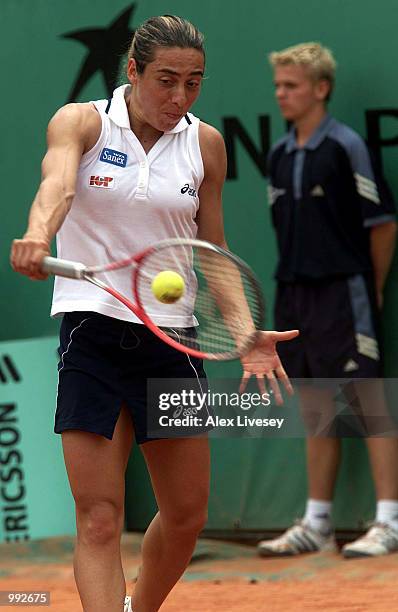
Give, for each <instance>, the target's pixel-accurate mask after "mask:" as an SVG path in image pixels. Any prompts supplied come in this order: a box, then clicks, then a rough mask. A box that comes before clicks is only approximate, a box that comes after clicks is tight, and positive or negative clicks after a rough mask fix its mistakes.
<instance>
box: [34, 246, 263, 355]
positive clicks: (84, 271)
mask: <svg viewBox="0 0 398 612" xmlns="http://www.w3.org/2000/svg"><path fill="white" fill-rule="evenodd" d="M173 246H188V247H193V248H194V247H202V248H205V249H209V250H212V251H214V252H216V253H218V254H219V255H221V256H224V257H227V258H228V259H230V260H231V261H232V262H233V263H234V264H235V265H237V267H238V269H243V270H244V272H245V275H246V276H247V277H248V278H249V279H250V282H251V285H252V287H253V288H254V289H255V292H256V296H257V301H258V305H259V310H260V312H261V313H262V314H263V316H262V324H264V310H265V302H264V297H263V294H262V291H261V289H260V285H259V282H258V280H257V278H256V276H255V274H254V273H253V271H252V270H251V268H250V267H249V266H248V265H247V264H246V263H245V262H244V261H243V260H242V259H240V257H238V256H237V255H235V254H233V253H231V252H230V251H227V250H226V249H223V248H222V247H219V246H217V245H215V244H213V243H211V242H207V241H206V240H196V239H194V238H170V239H166V240H162V241H160V242H158V243H157V244H155V245H153V246H150V247H148V248H147V249H145V250H143V251H141V252H140V253H139V254H137V255H133V256H131V257H128V258H126V259H122V260H120V261H116V262H112V263H109V264H106V265H101V266H85V265H84V264H82V263H79V262H74V261H68V260H62V259H61V260H60V259H58V258H56V257H45V258H44V260H43V263H42V269H43V271H44V272H48V273H51V274H56V275H59V276H64V277H66V278H71V279H75V280H86V281H88V282H90V283H92V284H93V285H96V286H97V287H99V288H101V289H103V290H104V291H106V292H107V293H109V294H110V295H112V296H113V297H114V298H115V299H116V300H118V301H119V302H121V303H122V304H123V305H124V306H126V308H128V309H129V310H131V311H132V312H133V313H134V314H135V315H136V317H138V318H139V319H140V320H141V321H142V323H143V324H144V325H145V326H146V327H147V328H148V329H149V330H150V331H151V332H153V333H154V334H155V335H156V336H158V338H160V339H161V340H163V342H166V344H168V345H169V346H171V347H173V348H175V349H177V350H178V351H181V352H183V353H185V354H187V355H190V356H191V357H197V358H199V359H209V360H211V361H229V360H233V359H237V358H240V357H242V356H244V355H246V354H247V353H248V352H249V351H250V349H251V348H252V347H253V345H254V344H255V342H256V340H257V337H258V335H259V333H260V329H256V330H255V331H253V333H252V334H250V335H249V336H247V339H246V341H245V343H244V344H243V345H241V347H240V349H239V351H238V350H235V351H226V352H224V353H210V352H203V351H200V350H197V349H194V348H192V347H189V346H185V345H184V344H182V343H180V342H177V341H176V340H174V339H173V338H171V337H170V336H169V335H168V334H167V333H166V332H164V331H163V329H162V328H161V327H158V326H157V325H156V324H155V323H154V322H153V321H152V319H151V318H150V317H149V316H148V315H147V313H146V311H145V308H144V305H143V303H142V301H141V297H140V295H139V291H138V280H139V275H140V269H141V266H142V265H143V263H144V262H145V259H146V258H147V257H149V256H150V255H152V254H153V253H155V252H157V251H161V250H163V249H165V248H167V247H173ZM128 266H134V269H133V277H132V285H133V295H134V299H135V302H136V303H135V304H134V303H133V302H132V301H130V300H129V299H128V298H126V297H125V296H124V295H122V294H121V293H119V291H117V290H116V289H114V288H113V287H109V286H108V285H106V284H105V283H104V282H103V281H101V280H100V279H99V278H97V277H96V276H95V274H99V273H102V272H107V271H112V270H118V269H121V268H125V267H128ZM168 329H171V328H168ZM177 329H178V328H177Z"/></svg>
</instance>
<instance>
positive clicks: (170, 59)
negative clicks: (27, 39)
mask: <svg viewBox="0 0 398 612" xmlns="http://www.w3.org/2000/svg"><path fill="white" fill-rule="evenodd" d="M204 65H205V55H204V49H203V36H202V34H201V33H200V32H199V31H198V30H197V29H196V28H195V27H194V26H193V25H192V24H191V23H189V22H187V21H185V20H184V19H181V18H180V17H176V16H170V15H166V16H161V17H154V18H151V19H149V20H148V21H146V22H145V23H144V24H143V25H142V26H141V27H139V28H138V30H137V31H136V32H135V35H134V37H133V40H132V43H131V47H130V50H129V53H128V67H127V79H128V84H127V85H124V86H121V87H119V88H118V89H116V90H115V92H114V94H113V96H112V98H111V99H110V100H109V101H107V100H100V101H96V102H90V103H85V104H69V105H67V106H65V107H63V108H61V109H60V110H59V111H58V112H57V113H56V114H55V116H54V117H53V118H52V119H51V121H50V124H49V127H48V151H47V153H46V155H45V158H44V160H43V165H42V171H43V172H42V174H43V178H42V182H41V185H40V188H39V190H38V193H37V195H36V197H35V200H34V202H33V205H32V208H31V212H30V216H29V223H28V228H27V231H26V233H25V235H24V237H23V238H22V239H21V240H15V241H14V242H13V245H12V252H11V263H12V266H13V268H14V270H16V271H18V272H20V273H22V274H25V275H27V276H29V277H30V278H32V279H44V278H46V274H44V273H43V272H42V269H41V262H42V260H43V258H44V257H45V256H48V255H49V253H50V243H51V240H52V238H53V237H54V236H55V235H56V238H57V252H58V256H59V257H61V258H64V259H69V260H77V261H82V262H84V263H87V264H90V263H96V262H106V261H107V260H109V261H110V260H114V259H118V258H121V257H123V256H124V257H125V256H126V255H127V254H128V255H130V254H134V253H137V252H139V251H141V250H142V249H144V248H145V247H147V246H149V245H152V244H155V243H156V242H158V241H160V240H163V239H167V238H175V237H185V238H195V237H197V238H200V239H204V240H207V241H210V242H212V243H214V244H216V245H219V246H221V247H226V243H225V239H224V232H223V221H222V209H221V191H222V186H223V182H224V178H225V173H226V152H225V147H224V142H223V139H222V137H221V135H220V134H219V133H218V132H217V131H216V130H215V129H214V128H213V127H211V126H209V125H206V124H205V123H203V122H201V121H199V119H197V118H196V117H195V116H194V115H192V114H190V113H189V109H190V107H191V105H192V104H193V103H194V102H195V100H196V99H197V97H198V95H199V92H200V88H201V81H202V78H203V74H204ZM113 282H114V283H115V280H114V281H113ZM118 282H119V283H120V284H121V285H123V282H124V279H123V271H120V272H119V280H117V282H116V288H118V284H117V283H118ZM161 306H162V305H161V304H159V308H160V307H161ZM155 314H156V313H155ZM52 316H63V319H62V325H61V331H60V348H59V353H60V363H59V386H58V397H57V411H56V418H55V431H56V432H57V433H62V442H63V449H64V456H65V463H66V468H67V471H68V476H69V481H70V485H71V489H72V493H73V496H74V499H75V502H76V518H77V545H76V551H75V559H74V568H75V577H76V583H77V588H78V591H79V594H80V598H81V602H82V606H83V608H84V610H85V612H105V611H106V612H118V611H121V610H122V609H123V605H124V606H125V610H126V611H127V610H131V609H133V610H134V612H155V611H156V610H158V609H159V607H160V606H161V604H162V602H163V601H164V599H165V598H166V596H167V594H168V593H169V592H170V590H171V589H172V587H173V586H174V584H175V583H176V582H177V580H178V579H179V577H180V576H181V574H182V573H183V571H184V569H185V568H186V566H187V564H188V562H189V560H190V557H191V555H192V551H193V549H194V545H195V542H196V539H197V536H198V534H199V532H200V531H201V529H202V528H203V526H204V524H205V522H206V510H207V501H208V492H209V447H208V440H207V437H206V432H205V431H203V432H202V433H201V432H198V433H200V435H196V436H192V437H187V438H175V439H172V438H170V439H162V440H159V439H157V440H156V439H151V438H150V437H148V435H147V431H146V410H147V406H146V380H147V378H150V377H153V378H156V377H158V378H159V377H162V378H166V377H171V378H179V379H180V378H186V379H190V380H191V382H190V384H191V385H194V384H195V381H196V384H197V385H199V386H200V384H201V381H203V380H204V379H205V373H204V371H203V365H202V362H201V360H199V359H195V358H194V357H189V356H188V355H186V354H183V353H182V352H179V351H177V350H175V349H174V348H172V347H170V346H168V345H167V344H165V343H163V342H162V341H161V340H159V339H158V338H157V337H156V336H155V335H153V334H152V333H151V331H149V330H148V329H147V328H146V326H145V325H142V324H140V322H139V321H138V319H137V318H136V317H134V315H133V313H131V312H130V311H129V310H127V309H124V308H123V306H122V305H120V304H119V303H118V302H116V301H115V300H113V299H112V297H111V296H107V295H106V294H105V293H104V292H102V291H101V290H100V289H99V288H98V287H95V286H94V285H92V284H90V283H82V282H79V281H74V280H70V279H64V278H60V277H57V278H56V281H55V288H54V297H53V304H52ZM180 326H181V325H180ZM169 327H172V328H174V329H175V333H176V337H178V327H179V321H178V317H176V320H173V316H172V311H171V316H170V321H169ZM185 331H186V330H185ZM192 333H193V335H194V332H192ZM296 334H297V332H295V331H291V332H283V333H277V332H261V334H260V335H259V337H258V340H257V342H256V344H255V346H254V348H252V350H251V351H250V352H249V353H248V354H247V355H245V357H243V358H242V363H243V368H244V377H243V380H244V381H247V379H248V378H249V377H250V376H251V375H255V376H257V378H258V380H259V382H260V384H263V376H266V377H267V378H268V379H269V381H271V383H272V384H273V386H274V389H275V390H276V393H279V390H278V388H277V383H276V377H279V378H280V379H282V381H283V383H284V384H285V386H286V387H287V388H288V390H289V381H288V379H287V376H286V374H285V372H284V370H283V367H282V365H281V363H280V361H279V358H278V355H277V353H276V351H275V344H276V342H277V341H280V340H289V339H290V338H293V337H294V336H295V335H296ZM192 381H193V382H192ZM243 384H245V382H244V383H243ZM149 408H150V407H149ZM134 438H135V440H136V442H137V443H138V444H140V445H141V449H142V452H143V454H144V457H145V460H146V463H147V465H148V469H149V472H150V476H151V480H152V484H153V489H154V492H155V496H156V499H157V504H158V508H159V512H158V513H157V515H156V516H155V518H154V519H153V521H152V523H151V524H150V526H149V528H148V530H147V532H146V534H145V537H144V541H143V547H142V567H141V571H140V573H139V577H138V581H137V583H136V587H135V590H134V596H133V601H132V602H131V601H130V598H126V602H125V604H123V601H124V598H125V589H126V587H125V579H124V576H123V571H122V565H121V558H120V536H121V532H122V528H123V508H124V477H125V469H126V464H127V460H128V457H129V454H130V451H131V447H132V442H133V439H134ZM138 491H139V488H137V495H139V492H138Z"/></svg>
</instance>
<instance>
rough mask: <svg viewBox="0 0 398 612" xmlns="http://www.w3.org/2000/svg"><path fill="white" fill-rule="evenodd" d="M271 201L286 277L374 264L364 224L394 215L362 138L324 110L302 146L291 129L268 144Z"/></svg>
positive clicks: (281, 276)
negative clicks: (269, 145)
mask: <svg viewBox="0 0 398 612" xmlns="http://www.w3.org/2000/svg"><path fill="white" fill-rule="evenodd" d="M268 166H269V177H270V185H269V203H270V205H271V210H272V220H273V224H274V227H275V230H276V235H277V241H278V247H279V263H278V266H277V269H276V278H277V279H278V280H280V281H284V282H295V281H299V280H306V279H307V280H309V279H321V278H327V277H337V276H351V275H353V274H358V273H366V272H369V271H370V270H371V269H372V262H371V258H370V248H369V228H371V227H373V226H375V225H379V224H382V223H386V222H389V221H393V220H394V219H395V205H394V201H393V197H392V195H391V192H390V190H389V188H388V185H387V184H386V182H385V181H384V179H383V177H382V175H381V173H380V172H379V171H378V169H377V168H376V167H375V165H374V162H373V160H372V158H371V156H370V153H369V151H368V149H367V147H366V145H365V143H364V141H363V140H362V138H361V137H360V136H359V135H358V134H357V133H356V132H354V131H353V130H352V129H351V128H349V127H348V126H346V125H344V124H343V123H340V122H338V121H336V120H335V119H334V118H333V117H331V116H330V115H326V117H325V118H324V119H323V121H322V122H321V124H320V125H319V127H318V129H317V130H316V131H315V132H314V134H313V135H312V136H311V138H310V139H309V140H308V142H307V143H306V144H305V146H304V147H301V148H300V147H298V146H297V142H296V136H295V131H294V129H292V130H291V131H290V132H289V133H288V134H287V135H286V136H284V138H282V139H281V140H279V141H278V142H277V143H276V144H275V145H274V146H273V148H272V149H271V151H270V154H269V158H268Z"/></svg>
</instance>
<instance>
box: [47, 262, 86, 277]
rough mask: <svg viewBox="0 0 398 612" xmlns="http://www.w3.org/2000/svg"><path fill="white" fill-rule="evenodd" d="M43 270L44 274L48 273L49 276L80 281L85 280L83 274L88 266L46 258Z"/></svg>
mask: <svg viewBox="0 0 398 612" xmlns="http://www.w3.org/2000/svg"><path fill="white" fill-rule="evenodd" d="M41 268H42V270H43V272H48V273H49V274H55V275H56V276H65V277H66V278H78V279H81V278H83V273H84V272H85V271H86V266H85V265H84V264H82V263H79V262H77V261H68V260H67V259H58V258H57V257H45V258H44V259H43V262H42V264H41Z"/></svg>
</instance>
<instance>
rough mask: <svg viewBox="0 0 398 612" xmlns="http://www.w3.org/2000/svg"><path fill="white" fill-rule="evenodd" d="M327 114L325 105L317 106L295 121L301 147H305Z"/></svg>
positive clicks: (298, 142) (297, 137) (298, 143)
mask: <svg viewBox="0 0 398 612" xmlns="http://www.w3.org/2000/svg"><path fill="white" fill-rule="evenodd" d="M326 115H327V109H326V107H325V106H323V105H322V106H316V107H315V108H313V109H311V112H309V113H307V114H306V115H304V116H303V117H300V119H297V120H296V121H295V122H294V127H295V130H296V141H297V145H298V146H299V147H304V146H305V144H306V143H307V142H308V140H309V139H310V138H311V136H312V135H313V133H314V132H316V130H317V129H318V127H319V125H320V124H321V123H322V121H323V120H324V118H325V116H326Z"/></svg>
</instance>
